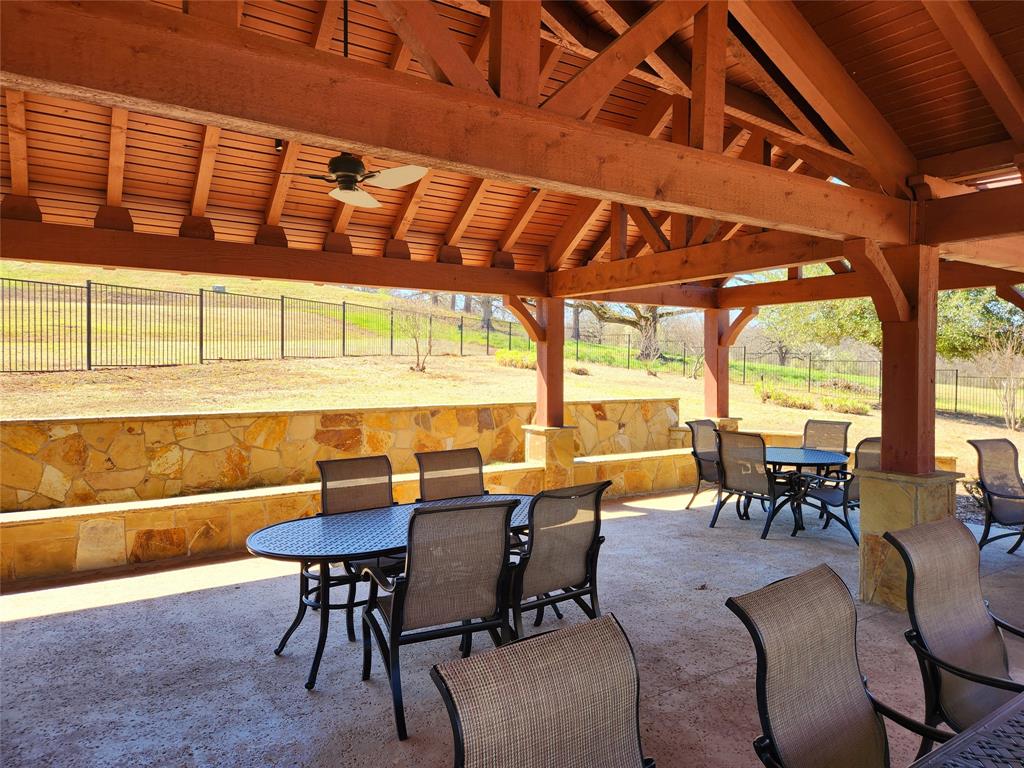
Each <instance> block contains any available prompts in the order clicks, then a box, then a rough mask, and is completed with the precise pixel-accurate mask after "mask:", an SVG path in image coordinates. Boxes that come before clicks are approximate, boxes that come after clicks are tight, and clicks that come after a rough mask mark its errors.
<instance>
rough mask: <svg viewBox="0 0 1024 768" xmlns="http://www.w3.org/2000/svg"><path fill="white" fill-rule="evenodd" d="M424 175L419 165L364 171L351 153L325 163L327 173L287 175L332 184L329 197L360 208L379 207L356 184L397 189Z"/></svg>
mask: <svg viewBox="0 0 1024 768" xmlns="http://www.w3.org/2000/svg"><path fill="white" fill-rule="evenodd" d="M426 173H427V169H426V168H424V167H423V166H421V165H400V166H398V167H397V168H388V169H386V170H383V171H367V170H366V166H365V165H363V161H362V160H360V159H359V158H358V157H356V156H355V155H353V154H352V153H350V152H342V153H341V154H340V155H337V156H336V157H332V158H331V159H330V160H328V161H327V173H289V174H287V175H289V176H303V177H304V178H307V179H320V180H321V181H326V182H327V183H329V184H334V185H336V186H335V189H332V190H331V191H330V192H329V193H328V194H330V196H331V197H333V198H334V199H335V200H338V201H339V202H342V203H346V204H348V205H354V206H356V207H359V208H380V202H379V201H378V200H377V198H375V197H374V196H373V195H371V194H370V193H369V192H367V191H366V190H364V189H362V188H361V187H360V186H359V185H360V184H363V183H366V184H370V185H371V186H374V187H380V188H381V189H399V188H400V187H404V186H407V185H409V184H412V183H413V182H414V181H419V180H420V179H422V178H423V177H424V176H425V175H426Z"/></svg>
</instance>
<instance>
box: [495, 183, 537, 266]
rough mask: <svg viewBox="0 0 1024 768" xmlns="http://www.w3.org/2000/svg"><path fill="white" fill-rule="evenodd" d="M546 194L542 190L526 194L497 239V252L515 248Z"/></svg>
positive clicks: (532, 190)
mask: <svg viewBox="0 0 1024 768" xmlns="http://www.w3.org/2000/svg"><path fill="white" fill-rule="evenodd" d="M546 194H547V193H546V192H544V190H543V189H531V190H530V191H529V192H527V193H526V197H525V198H523V202H522V203H520V204H519V208H518V209H517V210H516V213H515V216H513V217H512V221H510V222H509V223H508V226H507V227H505V231H504V232H503V233H502V235H501V237H500V238H499V239H498V250H499V251H511V250H512V249H513V248H515V246H516V243H518V242H519V238H520V236H521V235H522V234H523V231H524V230H525V229H526V226H527V225H528V224H529V223H530V219H531V218H533V214H534V213H536V212H537V209H538V208H539V207H540V204H541V203H542V202H544V198H545V196H546Z"/></svg>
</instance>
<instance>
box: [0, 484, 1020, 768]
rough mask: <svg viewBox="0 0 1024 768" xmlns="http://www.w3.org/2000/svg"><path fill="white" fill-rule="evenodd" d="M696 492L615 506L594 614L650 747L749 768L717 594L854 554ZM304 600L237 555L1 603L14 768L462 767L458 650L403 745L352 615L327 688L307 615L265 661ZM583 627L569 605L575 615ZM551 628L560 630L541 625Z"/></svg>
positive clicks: (814, 527) (993, 569) (423, 670)
mask: <svg viewBox="0 0 1024 768" xmlns="http://www.w3.org/2000/svg"><path fill="white" fill-rule="evenodd" d="M685 500H686V496H685V495H665V496H660V497H647V498H643V499H636V500H632V501H620V502H615V503H612V504H610V505H609V507H608V509H607V514H606V522H605V525H604V533H605V534H606V536H607V539H608V541H607V544H606V545H605V548H604V550H603V551H602V555H601V601H602V607H603V608H604V609H605V610H606V611H611V612H614V613H615V614H616V615H617V616H618V617H619V620H620V621H621V622H622V624H623V626H624V627H625V629H626V631H627V633H628V634H629V636H630V639H631V641H632V643H633V645H634V648H635V649H636V653H637V656H638V659H639V663H640V677H641V691H642V694H641V728H642V734H643V743H644V751H645V752H646V753H647V754H648V755H649V756H651V757H654V758H656V759H657V761H658V765H659V766H662V768H669V767H670V766H710V767H718V766H721V767H722V768H724V767H726V766H730V767H731V766H753V765H755V764H756V759H755V757H754V753H753V751H752V749H751V746H750V742H751V740H752V739H753V738H754V737H755V736H757V735H758V734H759V733H760V731H759V729H758V724H757V713H756V709H755V702H754V668H755V667H754V661H753V659H754V653H753V647H752V645H751V641H750V638H749V636H748V635H747V633H746V631H745V630H744V629H743V627H742V626H741V625H740V623H739V621H738V620H737V619H736V618H735V617H734V616H733V615H732V614H731V613H730V612H729V611H728V610H727V609H726V608H725V605H724V603H725V599H726V598H727V597H728V596H729V595H734V594H740V593H743V592H746V591H748V590H751V589H755V588H757V587H759V586H761V585H763V584H766V583H768V582H770V581H772V580H774V579H778V578H781V577H783V576H786V575H789V574H793V573H796V572H798V571H800V570H803V569H805V568H807V567H810V566H812V565H814V564H817V563H820V562H826V563H828V564H829V565H831V566H832V567H833V568H834V569H836V570H837V571H838V572H839V573H840V574H841V575H842V576H843V578H844V579H846V581H847V583H848V584H850V585H854V584H855V583H856V573H857V558H856V549H855V548H854V546H853V544H852V542H851V541H850V539H849V537H848V535H847V534H846V533H845V532H844V531H843V530H842V529H840V528H839V527H838V526H835V527H833V528H830V529H829V530H828V531H821V530H820V529H819V527H818V524H817V521H816V520H815V521H813V522H811V523H809V524H808V530H807V531H806V532H805V533H802V534H801V535H800V536H799V537H798V538H796V539H791V538H790V537H789V536H788V535H787V534H788V531H787V530H786V525H785V523H784V522H780V523H779V524H778V528H777V530H776V531H773V535H772V536H771V537H770V538H769V539H768V540H767V541H761V540H760V539H759V538H758V533H759V529H760V525H759V523H758V519H759V518H760V517H761V515H760V513H759V512H758V511H755V512H753V514H752V517H753V518H754V519H753V521H752V522H747V523H744V522H741V521H739V520H737V519H736V517H735V515H732V514H723V516H722V519H721V521H720V523H719V526H718V528H717V529H715V530H709V529H708V528H707V521H708V519H709V515H710V510H709V509H708V508H707V507H704V508H700V509H695V510H693V511H690V512H680V511H678V510H680V509H681V508H682V506H683V504H684V503H685ZM708 500H709V497H708V496H707V495H704V496H703V497H702V501H705V502H707V501H708ZM1002 543H1003V542H1000V543H999V544H1002ZM999 544H997V545H995V546H993V547H990V548H987V549H986V551H985V552H984V556H983V573H984V590H985V593H986V596H987V597H988V598H989V599H990V600H991V602H992V608H993V610H994V611H996V612H998V613H1002V614H1003V615H1005V616H1006V617H1007V618H1008V619H1010V620H1012V621H1014V622H1015V623H1017V624H1024V600H1022V599H1021V595H1022V593H1024V557H1022V556H1021V554H1018V555H1016V556H1012V557H1011V556H1008V555H1006V554H1005V552H1004V551H1003V550H1001V549H999ZM295 591H296V579H295V576H294V574H293V573H292V567H291V565H289V564H283V563H272V562H268V561H261V560H256V559H244V560H239V561H233V562H227V563H218V564H211V565H205V566H196V567H191V568H187V569H182V570H177V571H168V572H163V573H155V574H147V575H139V576H131V577H125V578H120V579H116V580H110V581H104V582H96V583H91V584H82V585H76V586H69V587H62V588H55V589H48V590H41V591H36V592H30V593H22V594H15V595H8V596H4V597H3V598H0V607H2V617H3V621H4V624H3V626H2V644H3V646H2V648H3V656H2V667H3V668H2V690H3V694H2V696H3V701H2V716H3V719H2V729H0V738H2V742H0V749H2V762H3V764H4V765H5V766H29V765H32V766H41V765H46V766H139V765H146V766H175V767H178V766H218V767H222V766H293V765H296V766H297V765H302V766H332V768H336V767H338V766H367V765H376V766H409V765H417V766H448V765H451V764H452V757H451V732H450V729H449V726H448V719H447V717H446V715H445V711H444V707H443V705H442V703H441V699H440V697H439V695H438V694H437V691H436V690H435V688H434V686H433V684H432V683H431V682H430V679H429V676H428V669H429V667H430V665H431V664H434V663H436V662H438V661H440V660H442V659H445V658H450V657H452V656H454V655H455V654H456V645H457V641H448V640H442V641H437V642H434V643H425V644H420V645H417V646H412V647H410V648H409V649H407V650H404V651H403V677H404V683H405V695H406V708H407V717H408V721H409V727H410V731H411V738H410V739H409V741H407V742H404V743H400V742H398V740H397V739H396V737H395V734H394V726H393V722H392V717H391V708H390V699H389V695H388V687H387V682H386V678H385V675H384V672H383V669H382V667H381V666H380V662H379V659H375V669H374V676H373V678H372V679H371V680H370V682H368V683H363V682H361V681H360V680H359V661H360V654H359V646H358V644H349V643H348V642H347V641H346V640H345V635H344V628H343V622H342V621H340V616H337V617H336V618H335V623H334V625H333V630H334V634H333V636H332V638H331V639H330V641H329V643H328V653H327V655H326V656H325V659H324V663H323V666H322V668H321V671H320V680H319V683H318V687H317V689H316V690H315V691H313V692H307V691H306V690H305V688H304V687H303V685H302V683H303V681H304V680H305V675H306V672H307V669H308V664H309V660H310V656H311V653H312V649H313V644H314V642H315V638H316V627H315V622H313V621H310V620H309V619H308V618H307V624H306V625H304V626H303V627H302V628H300V630H299V631H298V632H297V634H296V635H295V636H294V637H293V638H292V641H291V644H290V645H289V647H288V649H287V651H286V654H285V655H284V656H282V657H280V658H278V657H275V656H274V655H273V654H272V653H271V649H272V648H273V647H274V645H275V644H276V642H277V640H278V637H279V635H280V633H281V631H282V630H283V629H284V627H285V626H286V625H287V623H288V622H289V620H290V619H291V618H292V615H293V611H294V600H295ZM581 618H582V616H581V614H580V613H579V612H578V611H576V610H575V609H574V608H568V615H567V616H566V619H565V621H567V622H568V621H579V620H581ZM860 618H861V622H860V630H859V649H860V658H861V665H862V669H863V672H864V673H865V674H866V675H867V676H868V679H869V681H870V684H871V688H872V690H873V691H874V692H875V693H876V694H877V695H879V697H880V698H881V699H882V700H883V701H886V702H888V703H889V704H892V705H894V706H896V707H897V708H900V709H902V710H903V711H905V712H908V713H910V714H914V715H919V714H920V710H921V705H920V699H921V691H920V680H919V676H918V671H917V667H916V663H915V661H914V657H913V653H912V652H911V650H910V648H909V647H908V646H907V645H906V643H905V641H904V640H903V631H904V629H905V628H906V627H907V625H908V623H907V620H906V618H905V616H903V615H900V614H896V613H893V612H890V611H887V610H884V609H880V608H877V607H873V606H861V607H860ZM556 626H557V622H556V621H554V620H552V619H549V620H548V621H546V622H545V625H544V629H551V628H554V627H556ZM1011 643H1012V645H1011V649H1010V653H1011V658H1012V662H1013V665H1014V667H1015V668H1016V669H1018V670H1019V669H1024V643H1020V642H1017V641H1014V640H1011ZM477 647H478V648H481V647H486V645H485V643H484V641H483V640H482V639H481V640H479V641H478V645H477ZM891 733H892V734H893V736H894V739H893V751H894V761H893V765H896V766H899V765H906V764H907V763H909V762H910V758H911V755H912V753H913V751H914V748H915V744H914V741H913V740H912V739H910V738H907V737H906V735H905V734H904V733H902V732H899V731H898V729H894V730H892V731H891Z"/></svg>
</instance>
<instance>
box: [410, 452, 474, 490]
mask: <svg viewBox="0 0 1024 768" xmlns="http://www.w3.org/2000/svg"><path fill="white" fill-rule="evenodd" d="M416 463H417V464H419V467H420V498H419V500H420V501H435V500H437V499H454V498H458V497H460V496H482V495H483V494H485V493H487V491H486V490H485V489H484V460H483V456H482V455H481V454H480V450H479V449H477V448H457V449H455V450H451V451H429V452H426V453H417V454H416Z"/></svg>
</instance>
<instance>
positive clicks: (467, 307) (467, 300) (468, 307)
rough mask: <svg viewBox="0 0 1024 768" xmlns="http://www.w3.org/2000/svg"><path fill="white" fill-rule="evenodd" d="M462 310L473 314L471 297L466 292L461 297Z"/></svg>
mask: <svg viewBox="0 0 1024 768" xmlns="http://www.w3.org/2000/svg"><path fill="white" fill-rule="evenodd" d="M462 311H463V312H465V313H466V314H467V315H471V314H473V297H472V296H470V295H469V294H468V293H467V294H466V295H465V296H463V297H462Z"/></svg>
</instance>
